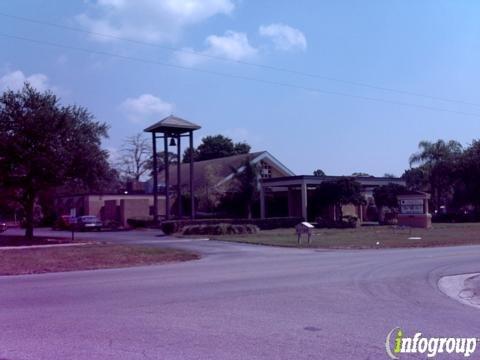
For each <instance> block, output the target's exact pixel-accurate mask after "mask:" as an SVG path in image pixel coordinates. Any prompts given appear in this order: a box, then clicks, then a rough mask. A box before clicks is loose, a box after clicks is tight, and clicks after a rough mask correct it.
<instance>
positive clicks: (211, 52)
mask: <svg viewBox="0 0 480 360" xmlns="http://www.w3.org/2000/svg"><path fill="white" fill-rule="evenodd" d="M205 44H206V48H205V50H202V51H198V52H195V51H194V50H193V49H191V48H184V49H183V51H182V52H177V54H176V58H177V60H178V61H179V62H180V63H181V64H182V65H185V66H193V65H196V64H199V63H201V62H203V61H205V60H208V57H209V56H213V57H221V58H226V59H230V60H236V61H239V60H246V59H250V58H252V57H254V56H255V55H256V54H257V53H258V50H257V49H256V48H254V47H253V46H252V45H250V42H249V41H248V37H247V35H246V34H245V33H240V32H235V31H231V30H229V31H226V32H225V34H224V35H223V36H219V35H210V36H208V37H207V38H206V39H205Z"/></svg>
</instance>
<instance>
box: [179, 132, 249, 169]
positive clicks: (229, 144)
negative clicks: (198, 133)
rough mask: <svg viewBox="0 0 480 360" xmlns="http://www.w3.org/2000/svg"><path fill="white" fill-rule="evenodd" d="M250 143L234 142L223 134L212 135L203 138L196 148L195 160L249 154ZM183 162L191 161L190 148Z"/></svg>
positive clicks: (184, 154)
mask: <svg viewBox="0 0 480 360" xmlns="http://www.w3.org/2000/svg"><path fill="white" fill-rule="evenodd" d="M249 152H250V145H248V144H247V143H242V142H239V143H234V142H233V141H232V139H230V138H228V137H226V136H223V135H214V136H212V135H210V136H206V137H204V138H203V139H202V143H201V144H200V145H199V146H198V147H197V148H196V149H194V154H193V156H194V161H203V160H210V159H217V158H222V157H227V156H232V155H237V154H248V153H249ZM183 162H184V163H187V162H190V148H187V149H185V151H184V153H183Z"/></svg>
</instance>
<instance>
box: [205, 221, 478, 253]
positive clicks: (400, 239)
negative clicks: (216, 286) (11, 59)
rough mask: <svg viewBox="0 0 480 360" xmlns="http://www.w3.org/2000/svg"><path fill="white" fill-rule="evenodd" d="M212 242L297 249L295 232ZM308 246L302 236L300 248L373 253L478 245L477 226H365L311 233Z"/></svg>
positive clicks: (229, 237) (269, 232) (223, 237)
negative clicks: (377, 251) (416, 248)
mask: <svg viewBox="0 0 480 360" xmlns="http://www.w3.org/2000/svg"><path fill="white" fill-rule="evenodd" d="M211 238H212V239H215V240H223V241H233V242H244V243H250V244H260V245H271V246H286V247H298V244H297V235H296V234H295V230H294V229H276V230H265V231H261V232H260V233H257V234H249V235H221V236H213V237H211ZM311 240H312V243H311V245H308V244H307V237H306V235H302V244H301V245H300V246H301V247H306V246H310V247H315V248H327V249H373V248H402V247H433V246H453V245H471V244H480V223H464V224H434V225H433V228H431V229H414V228H402V227H394V226H364V227H359V228H356V229H314V230H313V235H312V238H311Z"/></svg>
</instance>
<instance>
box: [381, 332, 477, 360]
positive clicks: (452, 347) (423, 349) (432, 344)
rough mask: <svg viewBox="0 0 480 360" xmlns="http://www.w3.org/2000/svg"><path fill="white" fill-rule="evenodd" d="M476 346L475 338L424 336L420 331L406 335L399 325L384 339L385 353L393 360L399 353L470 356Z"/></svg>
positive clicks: (431, 355)
mask: <svg viewBox="0 0 480 360" xmlns="http://www.w3.org/2000/svg"><path fill="white" fill-rule="evenodd" d="M392 337H393V338H392ZM476 348H477V338H453V337H452V338H436V337H431V338H426V337H422V333H421V332H417V333H415V335H414V336H413V337H406V336H405V333H404V332H403V330H402V329H401V328H399V327H396V328H393V329H392V330H391V331H390V332H389V333H388V335H387V339H386V341H385V349H386V351H387V354H388V356H389V357H390V358H391V359H393V360H397V359H400V357H399V356H400V354H427V357H428V358H433V357H435V356H437V355H438V354H442V353H446V354H463V356H465V357H470V355H472V354H473V353H474V352H475V349H476Z"/></svg>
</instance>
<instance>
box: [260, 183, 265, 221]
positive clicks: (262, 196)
mask: <svg viewBox="0 0 480 360" xmlns="http://www.w3.org/2000/svg"><path fill="white" fill-rule="evenodd" d="M260 218H261V219H265V218H266V208H265V189H264V187H263V184H260Z"/></svg>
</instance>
